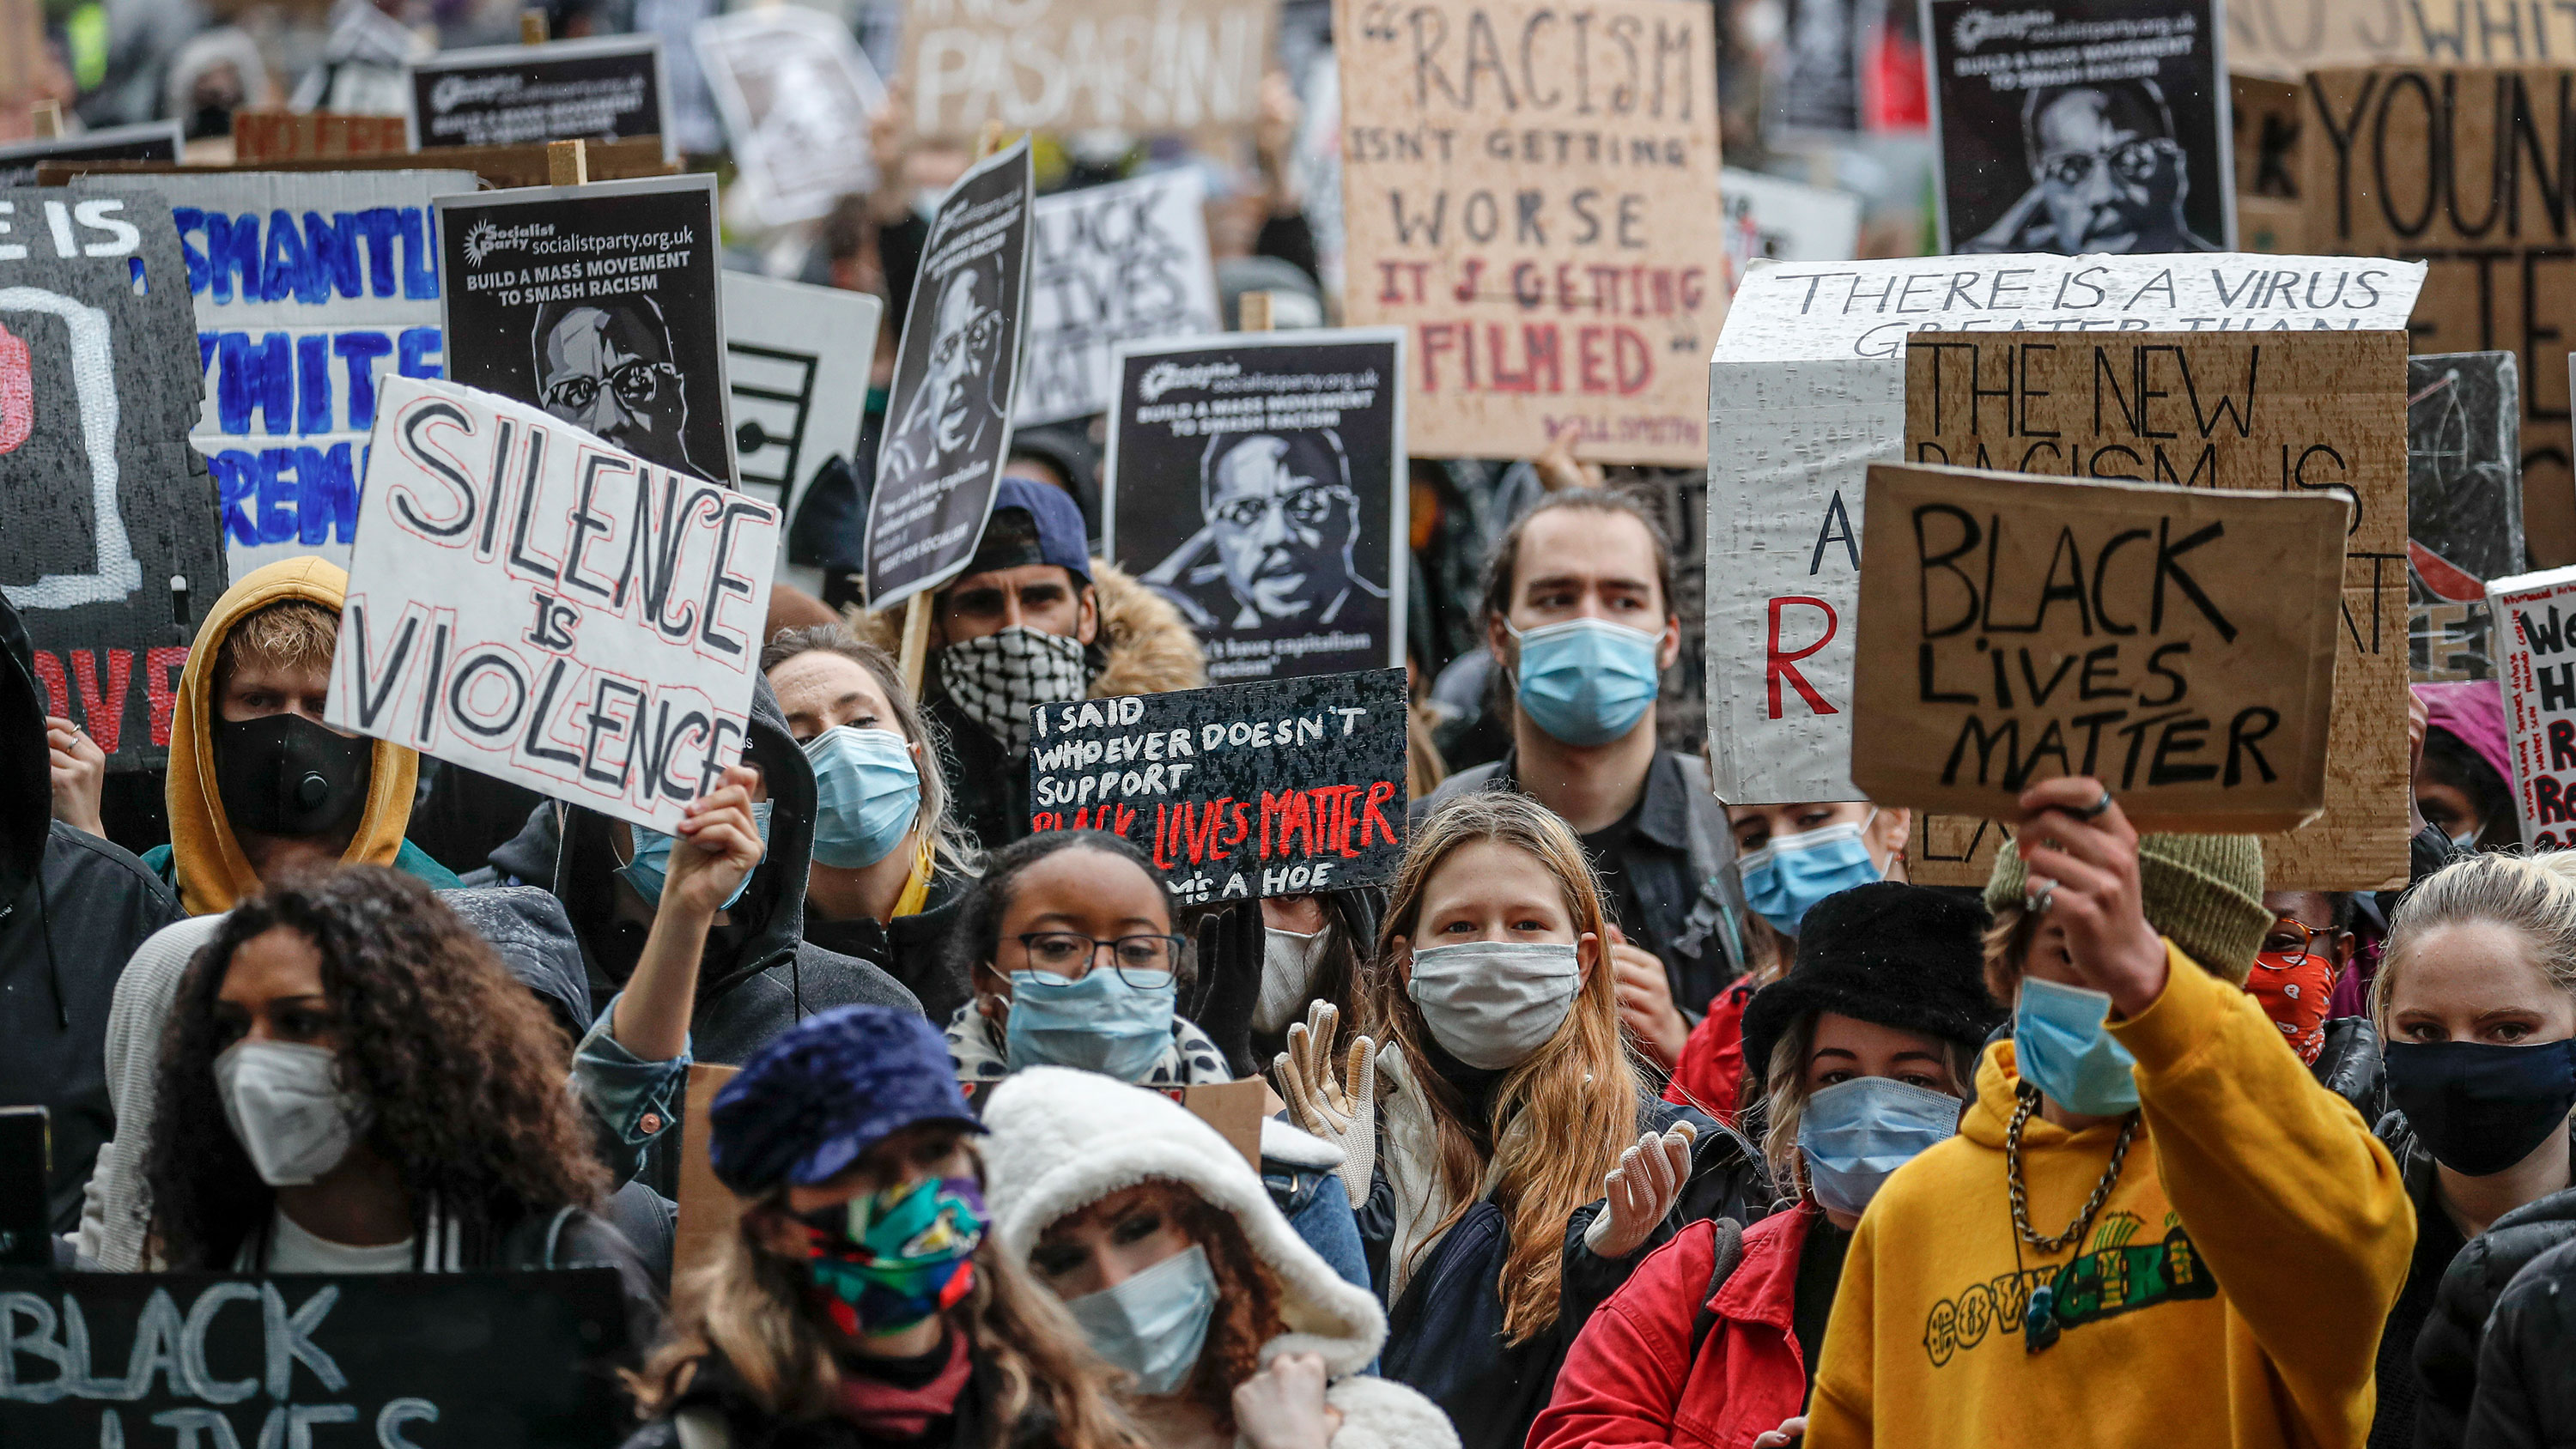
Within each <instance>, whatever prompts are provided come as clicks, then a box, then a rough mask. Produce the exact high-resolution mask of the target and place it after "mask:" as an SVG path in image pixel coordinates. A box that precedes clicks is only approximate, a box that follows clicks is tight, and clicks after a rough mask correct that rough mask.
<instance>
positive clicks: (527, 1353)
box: [0, 1268, 633, 1449]
mask: <svg viewBox="0 0 2576 1449" xmlns="http://www.w3.org/2000/svg"><path fill="white" fill-rule="evenodd" d="M0 1324H6V1326H7V1329H8V1331H7V1333H6V1334H0V1424H5V1425H6V1426H7V1430H8V1433H7V1438H8V1442H9V1446H10V1449H98V1446H100V1445H102V1444H129V1445H135V1446H138V1449H139V1446H143V1445H161V1444H183V1445H199V1444H206V1445H212V1444H224V1445H250V1444H259V1445H297V1444H331V1443H340V1444H360V1443H365V1444H378V1445H431V1444H472V1445H475V1446H477V1449H523V1446H524V1449H538V1446H544V1449H589V1446H600V1449H605V1446H609V1445H614V1444H616V1443H618V1442H620V1441H621V1440H622V1439H623V1438H624V1437H625V1435H626V1433H627V1429H628V1427H629V1426H631V1424H632V1422H633V1415H632V1413H631V1411H630V1410H629V1409H628V1408H627V1400H626V1398H625V1396H624V1395H623V1394H622V1393H621V1392H620V1391H619V1389H618V1385H617V1380H616V1372H615V1371H616V1366H617V1361H618V1358H619V1355H620V1354H621V1352H622V1351H623V1350H624V1349H625V1348H626V1346H627V1325H626V1317H625V1312H624V1308H623V1302H622V1299H621V1297H620V1294H619V1292H618V1282H617V1274H616V1273H615V1272H614V1271H613V1270H611V1269H607V1268H580V1269H570V1270H552V1271H531V1272H477V1273H387V1274H354V1275H348V1276H331V1277H326V1276H322V1275H318V1274H278V1275H275V1276H248V1275H218V1274H204V1273H186V1274H180V1273H52V1272H27V1271H17V1272H0Z"/></svg>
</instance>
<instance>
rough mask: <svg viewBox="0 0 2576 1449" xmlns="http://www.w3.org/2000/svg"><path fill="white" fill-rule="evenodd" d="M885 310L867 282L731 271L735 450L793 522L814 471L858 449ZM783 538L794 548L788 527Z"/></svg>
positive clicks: (747, 484) (747, 475) (760, 490)
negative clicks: (856, 288)
mask: <svg viewBox="0 0 2576 1449" xmlns="http://www.w3.org/2000/svg"><path fill="white" fill-rule="evenodd" d="M884 315H885V303H884V301H883V300H881V299H880V298H877V297H875V296H872V295H870V294H869V293H866V292H851V291H845V290H843V289H842V288H839V287H815V286H809V285H807V284H805V283H803V282H782V281H777V280H775V279H773V278H769V277H755V276H752V275H751V274H750V273H748V272H726V273H725V274H724V325H725V382H726V386H727V388H728V389H729V390H730V393H731V396H730V399H729V401H728V412H727V419H728V421H730V422H731V423H732V425H733V444H734V456H735V458H736V459H737V460H738V462H737V466H739V467H740V468H741V470H742V486H743V487H744V488H745V489H747V490H749V491H750V492H752V493H754V494H756V495H758V496H759V497H762V498H766V499H768V500H769V501H770V502H772V503H775V504H777V505H778V508H779V513H780V516H781V517H782V518H783V519H785V520H787V521H789V522H792V521H793V520H794V519H795V517H796V505H797V504H798V503H800V502H802V501H803V500H804V497H805V489H806V486H807V485H808V484H810V483H812V482H813V481H814V474H815V473H816V472H817V471H819V470H820V469H821V468H822V466H823V465H824V464H825V463H828V462H830V461H831V460H832V459H833V458H834V457H835V456H839V457H842V458H848V457H852V456H854V455H855V454H856V453H857V452H858V448H859V424H860V422H861V420H862V416H863V414H865V412H866V411H867V405H868V367H869V364H870V363H872V362H873V361H875V359H876V355H877V327H878V325H879V324H880V323H881V322H882V320H883V318H884ZM779 540H780V547H781V548H784V547H785V546H786V532H785V529H784V528H783V527H782V528H781V530H780V535H779ZM852 542H853V545H855V543H856V540H853V541H852ZM784 557H785V556H784V555H783V554H782V555H781V558H782V560H783V558H784Z"/></svg>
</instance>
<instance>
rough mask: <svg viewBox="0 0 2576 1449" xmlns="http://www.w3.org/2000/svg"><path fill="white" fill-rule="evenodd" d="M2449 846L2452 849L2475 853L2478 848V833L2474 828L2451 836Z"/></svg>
mask: <svg viewBox="0 0 2576 1449" xmlns="http://www.w3.org/2000/svg"><path fill="white" fill-rule="evenodd" d="M2451 848H2452V849H2453V850H2465V851H2468V852H2469V853H2470V854H2473V855H2474V854H2476V853H2477V848H2478V833H2477V832H2476V831H2474V830H2470V831H2464V832H2462V833H2461V834H2458V835H2454V836H2452V837H2451Z"/></svg>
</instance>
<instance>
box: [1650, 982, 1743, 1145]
mask: <svg viewBox="0 0 2576 1449" xmlns="http://www.w3.org/2000/svg"><path fill="white" fill-rule="evenodd" d="M1752 999H1753V983H1752V982H1750V981H1744V980H1738V981H1737V982H1736V983H1735V984H1734V985H1732V986H1729V987H1728V988H1726V989H1725V990H1724V991H1721V992H1719V993H1717V999H1716V1000H1715V1001H1712V1002H1710V1003H1709V1004H1708V1015H1706V1016H1704V1017H1701V1018H1700V1022H1699V1025H1697V1026H1695V1027H1692V1028H1691V1034H1690V1040H1688V1041H1686V1042H1683V1043H1682V1056H1681V1060H1680V1061H1677V1062H1675V1063H1673V1079H1672V1080H1671V1081H1670V1082H1667V1083H1666V1084H1665V1085H1664V1100H1665V1101H1667V1102H1678V1103H1680V1104H1681V1105H1683V1106H1685V1107H1697V1108H1699V1109H1700V1110H1701V1111H1703V1112H1706V1113H1707V1114H1708V1115H1710V1116H1712V1117H1714V1118H1716V1119H1717V1120H1719V1121H1720V1122H1723V1123H1725V1124H1726V1125H1727V1126H1729V1127H1732V1126H1734V1125H1735V1119H1736V1117H1737V1116H1738V1115H1739V1112H1738V1109H1739V1108H1740V1107H1741V1106H1742V1098H1743V1095H1744V1007H1745V1004H1746V1003H1747V1002H1750V1001H1751V1000H1752Z"/></svg>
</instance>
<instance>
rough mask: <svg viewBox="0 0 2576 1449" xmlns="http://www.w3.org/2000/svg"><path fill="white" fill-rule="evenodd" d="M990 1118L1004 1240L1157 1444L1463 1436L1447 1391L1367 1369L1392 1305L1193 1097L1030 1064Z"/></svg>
mask: <svg viewBox="0 0 2576 1449" xmlns="http://www.w3.org/2000/svg"><path fill="white" fill-rule="evenodd" d="M984 1127H985V1130H986V1132H987V1133H989V1134H990V1135H989V1136H987V1137H986V1138H985V1141H984V1160H985V1163H986V1165H987V1167H988V1168H989V1176H990V1188H989V1193H990V1197H989V1201H990V1204H991V1209H992V1232H993V1237H994V1239H995V1242H996V1244H997V1246H998V1247H999V1249H1000V1250H1001V1252H1002V1253H1004V1254H1006V1255H1008V1256H1009V1257H1010V1258H1011V1259H1012V1260H1013V1261H1014V1262H1023V1263H1026V1264H1028V1266H1029V1268H1030V1271H1031V1275H1032V1276H1033V1277H1035V1278H1036V1279H1037V1280H1038V1281H1039V1282H1041V1283H1043V1284H1045V1285H1046V1286H1047V1287H1049V1288H1051V1289H1053V1290H1054V1292H1055V1293H1056V1295H1057V1296H1058V1297H1060V1298H1062V1299H1064V1300H1065V1306H1066V1307H1067V1308H1068V1309H1069V1310H1070V1311H1071V1312H1072V1315H1073V1318H1074V1321H1075V1322H1076V1323H1078V1324H1080V1325H1082V1328H1083V1331H1084V1332H1085V1334H1086V1335H1088V1337H1089V1338H1090V1341H1091V1346H1092V1348H1093V1350H1094V1351H1095V1352H1097V1353H1099V1354H1100V1356H1101V1357H1103V1358H1105V1359H1107V1360H1108V1361H1109V1362H1110V1363H1112V1364H1114V1365H1116V1366H1118V1367H1119V1368H1122V1369H1124V1370H1126V1371H1127V1373H1128V1375H1129V1376H1130V1378H1129V1383H1128V1393H1129V1395H1130V1413H1132V1414H1133V1415H1134V1417H1135V1418H1136V1420H1137V1422H1138V1424H1139V1426H1140V1427H1142V1428H1144V1429H1145V1430H1146V1431H1147V1432H1148V1433H1149V1434H1151V1435H1152V1436H1153V1437H1154V1438H1155V1440H1156V1441H1157V1442H1159V1443H1165V1444H1176V1443H1194V1442H1209V1436H1211V1435H1213V1436H1216V1438H1215V1442H1222V1441H1223V1439H1224V1436H1227V1435H1230V1434H1237V1433H1239V1434H1240V1435H1241V1439H1240V1440H1239V1441H1238V1442H1249V1443H1251V1444H1254V1445H1257V1446H1262V1449H1291V1446H1295V1449H1327V1446H1330V1449H1396V1446H1404V1449H1455V1446H1456V1445H1457V1443H1458V1435H1457V1431H1456V1430H1454V1429H1453V1428H1451V1427H1450V1424H1449V1419H1448V1416H1447V1415H1445V1414H1443V1413H1441V1412H1440V1410H1439V1409H1438V1408H1437V1407H1435V1406H1434V1405H1433V1404H1432V1403H1431V1401H1430V1400H1428V1399H1426V1398H1424V1397H1423V1396H1422V1395H1421V1394H1420V1393H1418V1392H1416V1391H1414V1390H1412V1389H1410V1388H1407V1387H1405V1386H1404V1385H1402V1384H1398V1383H1394V1382H1391V1381H1389V1380H1386V1379H1380V1378H1375V1377H1368V1376H1363V1375H1362V1370H1363V1369H1364V1368H1365V1367H1366V1365H1367V1364H1368V1362H1369V1361H1370V1359H1372V1358H1373V1357H1374V1356H1375V1355H1376V1353H1377V1350H1378V1347H1379V1345H1380V1344H1382V1343H1384V1342H1385V1340H1386V1314H1385V1312H1384V1311H1383V1310H1382V1309H1380V1308H1379V1306H1378V1303H1377V1300H1376V1298H1375V1297H1374V1296H1373V1295H1371V1294H1370V1292H1369V1291H1368V1290H1367V1289H1366V1288H1364V1287H1361V1286H1358V1285H1356V1284H1353V1283H1349V1282H1346V1281H1344V1280H1343V1279H1342V1278H1341V1277H1340V1276H1338V1275H1337V1274H1336V1273H1335V1272H1334V1270H1333V1268H1332V1266H1331V1265H1330V1264H1328V1263H1326V1262H1325V1261H1324V1259H1323V1258H1322V1257H1321V1256H1319V1255H1318V1254H1317V1253H1316V1252H1315V1250H1314V1249H1313V1248H1311V1247H1309V1246H1307V1244H1306V1243H1305V1242H1304V1241H1303V1240H1301V1239H1300V1238H1299V1237H1298V1236H1297V1234H1296V1233H1295V1231H1293V1230H1292V1229H1291V1228H1290V1227H1289V1225H1288V1221H1287V1219H1286V1218H1284V1217H1282V1216H1281V1215H1280V1213H1279V1209H1278V1208H1277V1207H1276V1206H1275V1205H1274V1204H1273V1203H1272V1201H1271V1198H1270V1194H1269V1192H1268V1191H1267V1190H1266V1189H1265V1188H1264V1187H1263V1186H1262V1183H1261V1179H1260V1178H1259V1177H1258V1176H1257V1175H1255V1173H1254V1171H1253V1169H1252V1166H1251V1164H1250V1163H1248V1162H1246V1161H1245V1160H1244V1158H1243V1154H1242V1153H1241V1152H1239V1151H1237V1150H1236V1149H1235V1147H1234V1146H1233V1145H1232V1144H1230V1143H1228V1142H1227V1141H1226V1139H1225V1138H1224V1137H1222V1136H1220V1135H1219V1134H1218V1133H1217V1131H1216V1129H1215V1128H1213V1127H1211V1126H1209V1125H1208V1124H1207V1123H1206V1122H1205V1121H1203V1120H1201V1119H1200V1118H1199V1117H1197V1116H1195V1115H1193V1114H1192V1113H1191V1112H1190V1111H1188V1110H1187V1109H1186V1108H1184V1107H1182V1106H1181V1105H1180V1104H1179V1103H1177V1102H1174V1101H1172V1100H1171V1099H1170V1098H1168V1097H1165V1096H1163V1095H1161V1094H1159V1093H1155V1092H1150V1091H1146V1090H1144V1089H1142V1088H1138V1087H1133V1086H1129V1085H1128V1084H1126V1083H1124V1082H1119V1081H1115V1080H1113V1079H1111V1078H1108V1077H1104V1076H1102V1075H1100V1074H1099V1073H1097V1072H1084V1071H1076V1070H1072V1069H1069V1068H1065V1067H1031V1068H1029V1069H1028V1070H1026V1071H1024V1072H1021V1073H1019V1074H1017V1075H1015V1076H1013V1077H1012V1078H1011V1079H1010V1080H1008V1081H1006V1082H1004V1083H1003V1084H1002V1085H1000V1086H999V1087H996V1088H994V1089H993V1095H992V1098H991V1101H990V1102H989V1103H988V1105H987V1106H986V1108H985V1111H984ZM1319 1145H1320V1144H1319ZM1328 1384H1329V1387H1328ZM1327 1405H1329V1406H1330V1407H1331V1409H1332V1410H1334V1411H1338V1413H1339V1416H1340V1421H1339V1423H1338V1425H1334V1424H1331V1423H1330V1422H1329V1421H1328V1419H1327V1415H1326V1413H1325V1408H1326V1406H1327Z"/></svg>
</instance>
